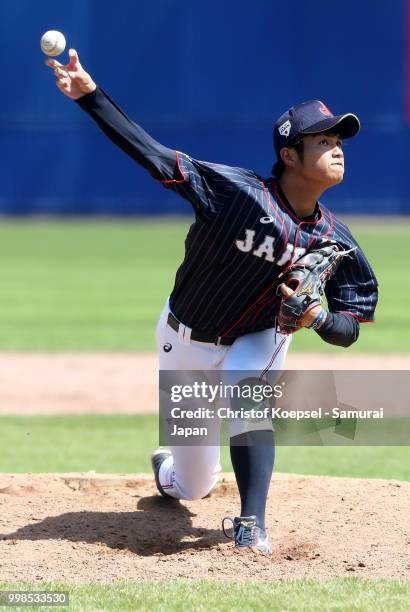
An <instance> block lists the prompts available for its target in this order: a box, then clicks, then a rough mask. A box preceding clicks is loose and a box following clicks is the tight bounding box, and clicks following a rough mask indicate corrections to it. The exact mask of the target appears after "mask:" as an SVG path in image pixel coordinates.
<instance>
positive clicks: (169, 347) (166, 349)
mask: <svg viewBox="0 0 410 612" xmlns="http://www.w3.org/2000/svg"><path fill="white" fill-rule="evenodd" d="M163 349H164V351H165V353H169V351H171V350H172V344H171V343H170V342H167V343H166V344H164V346H163Z"/></svg>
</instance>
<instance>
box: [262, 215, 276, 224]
mask: <svg viewBox="0 0 410 612" xmlns="http://www.w3.org/2000/svg"><path fill="white" fill-rule="evenodd" d="M259 221H260V223H263V224H266V223H274V222H275V217H272V215H268V216H267V217H261V218H260V219H259Z"/></svg>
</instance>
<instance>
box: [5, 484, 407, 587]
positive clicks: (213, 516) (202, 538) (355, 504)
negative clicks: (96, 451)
mask: <svg viewBox="0 0 410 612" xmlns="http://www.w3.org/2000/svg"><path fill="white" fill-rule="evenodd" d="M409 499H410V483H407V482H398V481H384V480H362V479H351V478H329V477H318V476H294V475H284V474H276V475H275V476H274V478H273V481H272V486H271V491H270V499H269V504H268V527H269V531H270V534H271V537H272V540H273V544H274V554H273V556H272V557H271V558H269V557H265V556H263V555H257V554H254V553H252V552H250V551H247V552H246V553H237V552H235V551H234V549H233V545H232V543H231V542H230V541H228V540H227V539H226V538H225V537H224V535H223V533H222V531H221V528H220V524H221V522H220V521H221V518H222V517H223V516H225V515H234V514H235V513H236V512H237V511H238V496H237V492H236V485H235V482H234V479H233V476H232V475H225V476H223V478H222V480H221V483H220V484H219V486H218V487H217V489H216V490H215V491H214V493H213V494H212V496H211V497H209V498H207V499H203V500H199V501H192V502H177V501H169V500H166V499H163V498H161V497H160V496H159V495H158V494H157V493H156V490H155V486H154V485H153V481H152V477H151V476H146V475H141V476H126V475H125V476H119V475H112V476H110V475H95V474H66V475H57V474H46V475H9V474H3V475H0V532H1V535H0V575H1V578H2V580H3V581H15V580H62V581H67V582H69V583H76V582H77V583H80V582H82V583H83V582H101V583H106V582H112V581H116V580H121V579H133V580H148V579H150V580H152V579H154V580H168V579H172V578H192V579H198V578H211V579H215V580H236V581H238V580H247V579H252V580H270V579H275V578H280V579H288V578H301V577H314V578H329V577H333V576H347V575H354V576H363V577H387V578H401V579H409V578H410V560H409V551H410V534H409V523H408V516H409Z"/></svg>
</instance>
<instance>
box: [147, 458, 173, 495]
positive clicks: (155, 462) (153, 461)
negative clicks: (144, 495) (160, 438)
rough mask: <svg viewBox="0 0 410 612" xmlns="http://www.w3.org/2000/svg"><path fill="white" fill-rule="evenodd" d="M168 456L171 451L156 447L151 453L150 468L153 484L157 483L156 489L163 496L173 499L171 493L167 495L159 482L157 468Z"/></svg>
mask: <svg viewBox="0 0 410 612" xmlns="http://www.w3.org/2000/svg"><path fill="white" fill-rule="evenodd" d="M170 456H171V451H167V450H163V449H162V448H158V449H157V450H156V451H154V452H153V453H152V455H151V465H152V469H153V472H154V476H155V484H156V485H157V489H158V491H159V492H160V493H161V495H163V496H164V497H169V498H171V499H174V498H173V497H172V496H171V495H168V493H165V491H164V489H163V488H162V486H161V484H160V482H159V468H160V467H161V465H162V464H163V462H164V461H165V459H168V457H170Z"/></svg>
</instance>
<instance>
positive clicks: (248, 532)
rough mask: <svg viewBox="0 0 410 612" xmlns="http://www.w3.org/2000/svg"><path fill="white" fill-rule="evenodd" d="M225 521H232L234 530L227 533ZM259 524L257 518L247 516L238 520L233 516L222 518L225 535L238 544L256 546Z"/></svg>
mask: <svg viewBox="0 0 410 612" xmlns="http://www.w3.org/2000/svg"><path fill="white" fill-rule="evenodd" d="M225 521H230V522H231V523H232V528H233V532H232V533H231V534H229V533H227V531H226V528H225ZM257 530H258V526H257V524H256V521H255V520H252V519H251V520H246V519H245V518H244V519H242V518H239V520H236V521H235V519H234V518H232V517H231V516H226V517H225V518H224V519H223V520H222V531H223V533H224V535H225V536H226V537H227V538H228V539H230V540H235V543H236V544H237V545H238V546H254V545H255V543H256V536H257Z"/></svg>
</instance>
